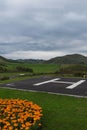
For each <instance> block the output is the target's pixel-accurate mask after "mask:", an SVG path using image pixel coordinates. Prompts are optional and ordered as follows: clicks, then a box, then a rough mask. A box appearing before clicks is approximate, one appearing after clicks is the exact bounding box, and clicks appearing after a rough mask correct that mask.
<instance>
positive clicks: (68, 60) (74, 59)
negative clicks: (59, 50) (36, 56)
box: [45, 54, 87, 64]
mask: <svg viewBox="0 0 87 130" xmlns="http://www.w3.org/2000/svg"><path fill="white" fill-rule="evenodd" d="M45 63H57V64H87V57H85V56H83V55H80V54H72V55H65V56H62V57H55V58H52V59H50V60H48V61H46V62H45Z"/></svg>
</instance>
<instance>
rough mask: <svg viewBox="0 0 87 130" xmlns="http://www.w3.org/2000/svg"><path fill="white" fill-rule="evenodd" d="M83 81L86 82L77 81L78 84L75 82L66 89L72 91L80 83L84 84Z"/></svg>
mask: <svg viewBox="0 0 87 130" xmlns="http://www.w3.org/2000/svg"><path fill="white" fill-rule="evenodd" d="M85 81H86V80H80V81H78V82H76V83H74V84H72V85H70V86H68V87H67V89H73V88H75V87H77V86H78V85H80V84H82V83H83V82H85Z"/></svg>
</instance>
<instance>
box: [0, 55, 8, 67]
mask: <svg viewBox="0 0 87 130" xmlns="http://www.w3.org/2000/svg"><path fill="white" fill-rule="evenodd" d="M8 62H9V60H8V59H6V58H4V57H2V56H0V65H5V64H6V63H8Z"/></svg>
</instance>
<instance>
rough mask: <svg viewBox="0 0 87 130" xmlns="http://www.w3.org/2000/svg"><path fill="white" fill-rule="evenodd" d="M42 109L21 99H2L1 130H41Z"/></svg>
mask: <svg viewBox="0 0 87 130" xmlns="http://www.w3.org/2000/svg"><path fill="white" fill-rule="evenodd" d="M41 117H42V108H41V107H40V106H38V105H37V104H33V102H29V101H27V100H20V99H0V130H32V129H33V130H39V129H40V128H41Z"/></svg>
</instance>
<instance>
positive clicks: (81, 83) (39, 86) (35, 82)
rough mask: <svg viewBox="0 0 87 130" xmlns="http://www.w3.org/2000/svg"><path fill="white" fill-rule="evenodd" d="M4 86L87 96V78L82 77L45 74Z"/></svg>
mask: <svg viewBox="0 0 87 130" xmlns="http://www.w3.org/2000/svg"><path fill="white" fill-rule="evenodd" d="M2 87H10V88H17V89H24V90H33V91H43V92H51V93H56V94H57V93H60V94H65V95H75V96H76V95H77V96H87V80H86V79H80V78H59V77H50V76H44V77H39V78H32V79H27V80H22V81H18V82H12V83H9V84H4V85H2Z"/></svg>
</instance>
